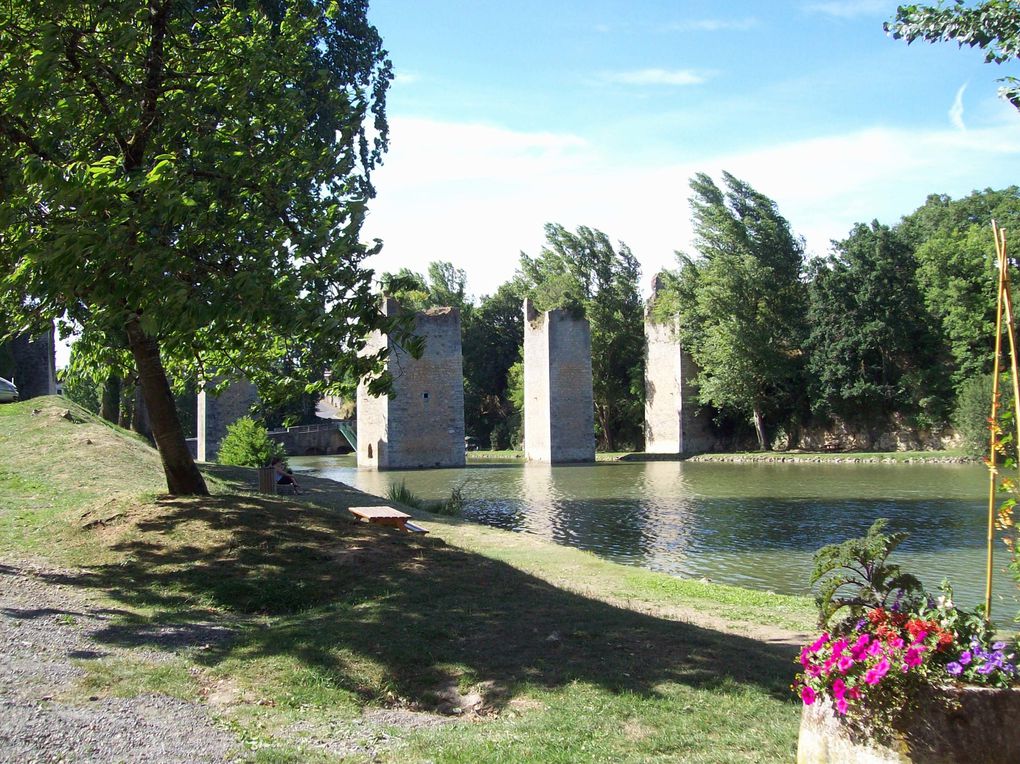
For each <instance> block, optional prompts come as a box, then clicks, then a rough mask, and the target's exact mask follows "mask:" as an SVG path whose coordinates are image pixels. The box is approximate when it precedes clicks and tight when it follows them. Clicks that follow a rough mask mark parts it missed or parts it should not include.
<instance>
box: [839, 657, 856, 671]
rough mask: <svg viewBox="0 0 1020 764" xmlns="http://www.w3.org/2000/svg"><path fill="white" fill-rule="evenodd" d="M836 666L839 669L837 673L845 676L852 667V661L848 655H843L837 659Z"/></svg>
mask: <svg viewBox="0 0 1020 764" xmlns="http://www.w3.org/2000/svg"><path fill="white" fill-rule="evenodd" d="M837 665H838V668H839V673H841V674H845V673H846V672H847V671H849V670H850V669H851V668H852V667H853V665H854V659H853V658H851V657H850V656H849V655H844V656H843V657H842V658H840V659H839V663H838V664H837Z"/></svg>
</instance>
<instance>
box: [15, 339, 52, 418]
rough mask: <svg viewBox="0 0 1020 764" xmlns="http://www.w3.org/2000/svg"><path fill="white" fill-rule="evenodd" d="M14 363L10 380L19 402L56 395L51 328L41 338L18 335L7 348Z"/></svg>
mask: <svg viewBox="0 0 1020 764" xmlns="http://www.w3.org/2000/svg"><path fill="white" fill-rule="evenodd" d="M9 349H10V353H11V358H12V360H13V361H14V372H13V375H12V376H13V377H14V379H13V380H12V381H13V382H14V384H15V385H16V386H17V388H18V395H19V396H20V397H21V400H23V401H26V400H28V399H29V398H38V397H39V396H40V395H56V394H57V368H56V348H55V343H54V338H53V327H52V326H51V327H50V328H49V329H48V330H46V331H45V332H43V333H42V334H36V335H28V334H22V335H19V336H17V337H15V338H14V339H13V340H11V342H10V345H9Z"/></svg>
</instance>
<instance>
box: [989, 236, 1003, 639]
mask: <svg viewBox="0 0 1020 764" xmlns="http://www.w3.org/2000/svg"><path fill="white" fill-rule="evenodd" d="M992 231H993V232H994V233H995V262H996V265H997V266H998V267H997V270H998V290H997V291H998V295H997V301H996V307H995V361H994V364H993V370H992V414H991V416H990V417H989V419H988V428H989V432H990V444H989V449H988V548H987V553H986V555H987V559H986V564H985V620H986V621H989V622H990V621H991V618H992V558H993V544H994V543H995V489H996V485H995V484H996V476H997V474H998V471H997V469H996V467H995V455H996V452H997V446H998V426H999V425H998V422H999V361H1000V359H1001V357H1002V312H1003V291H1004V290H1003V283H1004V281H1005V279H1006V272H1005V267H1004V266H1005V262H1004V260H1003V258H1002V257H1001V256H1000V254H999V234H998V227H997V226H996V225H995V224H994V223H993V224H992Z"/></svg>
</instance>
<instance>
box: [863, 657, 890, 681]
mask: <svg viewBox="0 0 1020 764" xmlns="http://www.w3.org/2000/svg"><path fill="white" fill-rule="evenodd" d="M887 673H889V659H888V658H882V660H880V661H879V662H878V663H877V664H876V665H875V667H874V668H872V669H869V670H868V673H867V674H865V675H864V681H865V682H867V683H868V684H872V685H874V684H878V683H879V682H880V681H882V677H884V676H885V675H886V674H887Z"/></svg>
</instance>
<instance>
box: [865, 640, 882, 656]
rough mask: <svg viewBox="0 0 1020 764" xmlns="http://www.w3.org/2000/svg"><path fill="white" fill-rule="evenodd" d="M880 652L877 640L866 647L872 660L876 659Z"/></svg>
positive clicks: (880, 644)
mask: <svg viewBox="0 0 1020 764" xmlns="http://www.w3.org/2000/svg"><path fill="white" fill-rule="evenodd" d="M882 652H883V649H882V643H881V642H879V641H877V640H876V641H874V642H872V643H871V644H870V645H869V646H868V655H869V656H870V657H872V658H877V657H878V656H880V655H881V654H882Z"/></svg>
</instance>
